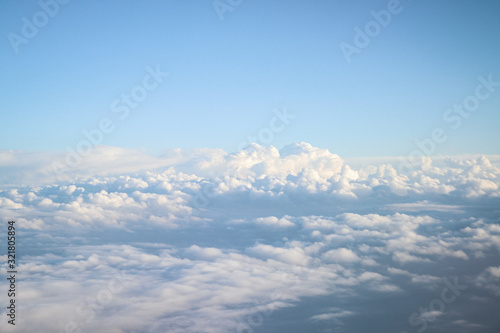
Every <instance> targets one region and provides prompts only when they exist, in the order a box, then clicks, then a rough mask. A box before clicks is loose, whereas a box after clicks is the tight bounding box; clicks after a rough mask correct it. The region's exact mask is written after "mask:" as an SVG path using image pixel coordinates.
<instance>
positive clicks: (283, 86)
mask: <svg viewBox="0 0 500 333" xmlns="http://www.w3.org/2000/svg"><path fill="white" fill-rule="evenodd" d="M401 6H402V7H403V11H402V12H401V13H399V14H397V15H394V16H393V17H392V19H391V22H390V23H389V24H388V26H387V27H384V28H382V29H381V32H380V34H379V35H377V36H375V37H373V38H372V40H371V42H370V44H369V45H368V46H367V47H366V48H365V49H362V50H361V53H360V54H355V55H353V57H352V62H351V63H350V64H348V63H347V62H346V60H345V58H344V56H343V54H342V52H341V50H340V47H339V44H340V43H341V42H346V43H350V44H353V38H354V30H353V29H354V27H356V26H358V27H360V28H362V29H363V28H364V26H365V24H366V23H367V22H369V21H371V20H373V18H372V16H371V15H370V11H371V10H375V11H379V10H382V9H386V8H387V1H348V0H337V1H315V2H314V3H312V2H309V1H284V0H282V1H249V0H248V1H243V2H242V3H241V4H240V5H239V6H237V7H235V8H234V10H233V11H232V12H227V13H225V19H224V20H223V21H221V20H220V19H219V16H218V15H217V12H216V11H215V9H214V7H213V5H212V2H211V1H192V0H191V1H181V0H177V1H159V0H157V1H145V2H140V1H105V2H104V1H95V0H94V1H72V2H69V3H68V4H66V5H62V6H61V8H60V10H59V12H58V13H57V14H56V15H55V16H54V17H53V18H50V20H49V23H48V24H47V25H46V26H44V27H42V28H40V31H39V33H38V34H37V35H36V36H35V37H34V38H32V39H30V40H29V42H28V43H27V44H22V45H20V46H19V52H18V53H15V52H14V51H13V48H12V46H11V44H10V42H9V39H8V37H7V35H8V34H9V33H10V32H13V33H16V34H20V31H21V28H22V25H23V22H22V18H23V17H27V18H28V19H30V20H31V17H32V16H33V14H35V13H36V12H37V11H39V10H40V7H39V5H38V4H37V2H36V1H25V2H21V3H20V2H18V1H12V0H9V1H3V2H2V4H1V5H0V8H1V10H0V32H1V34H2V36H3V38H2V42H1V43H0V54H1V58H0V61H1V66H2V76H1V78H0V80H1V81H0V84H1V86H2V89H1V90H0V101H1V102H0V112H1V113H0V117H1V118H0V119H1V124H2V133H1V139H0V149H2V150H8V149H16V150H28V151H38V150H65V149H66V147H67V146H71V147H74V146H75V145H76V144H77V143H78V142H79V141H80V140H82V138H83V135H82V130H84V129H86V130H89V129H92V128H96V127H97V126H98V124H99V121H100V120H101V119H103V118H106V117H109V118H112V119H113V120H114V121H115V125H116V129H115V131H114V132H112V133H110V134H107V135H106V136H105V137H104V140H103V143H104V144H106V145H112V146H119V147H133V148H138V147H143V148H146V149H148V150H151V151H156V152H159V151H161V150H162V149H166V148H174V147H180V148H183V149H189V148H194V147H210V148H223V149H225V150H228V151H235V150H236V149H237V147H238V144H239V143H240V142H241V141H243V140H245V139H246V138H247V137H248V136H253V135H256V134H257V133H259V131H260V130H261V129H262V128H264V127H267V126H268V124H269V121H270V119H271V118H272V117H273V113H272V110H273V108H279V109H281V108H282V107H283V106H286V107H287V109H288V110H289V112H292V113H293V114H295V115H296V118H295V119H294V120H293V121H292V122H291V123H290V125H289V126H287V127H286V128H285V130H284V131H282V132H280V133H277V134H276V135H275V138H274V139H273V140H272V142H270V144H272V145H274V146H277V147H282V146H283V145H285V144H288V143H291V142H298V141H305V142H309V143H311V144H312V145H314V146H319V147H322V148H328V149H330V150H331V151H332V152H335V153H337V154H339V155H341V156H342V157H360V156H407V155H408V154H409V153H410V152H411V151H412V150H414V149H415V148H416V146H415V144H414V140H415V139H425V138H428V137H430V133H431V132H432V130H433V129H434V128H436V127H442V128H443V129H445V130H446V132H447V134H448V135H449V138H448V140H447V141H446V142H445V143H443V144H440V145H438V146H437V148H436V151H435V154H449V155H455V154H468V153H485V154H499V153H500V146H499V144H498V143H499V142H500V131H499V130H498V128H499V125H500V115H499V114H500V89H499V90H498V91H496V92H494V93H493V94H492V95H491V97H490V98H488V99H487V100H485V101H484V102H481V105H480V106H479V108H478V110H477V111H476V112H475V113H474V114H472V115H471V116H470V117H469V118H468V119H465V120H464V122H463V124H462V126H461V127H460V128H459V129H457V130H452V129H451V127H450V125H449V124H447V123H445V122H444V121H443V119H442V115H443V113H444V112H445V111H446V109H448V108H450V107H452V106H453V104H454V103H457V102H462V101H463V99H464V98H465V97H467V96H468V95H471V94H473V93H474V89H475V87H476V86H477V85H478V84H479V81H478V77H479V76H484V77H487V76H488V75H489V74H492V75H493V78H494V79H495V80H496V81H500V40H499V36H500V19H499V18H500V3H499V2H498V1H480V2H474V1H451V0H448V1H430V0H427V1H426V0H420V1H409V2H408V1H407V2H402V5H401ZM156 65H158V66H159V67H160V68H161V69H162V70H163V71H165V72H168V73H169V76H168V77H167V78H166V79H165V81H164V82H163V83H161V84H160V85H159V87H158V88H157V89H156V90H154V91H151V92H149V95H148V97H147V98H146V99H145V100H144V101H143V102H141V103H140V105H139V107H138V108H137V109H135V110H133V112H132V113H131V114H130V116H129V117H128V118H127V119H125V120H123V121H122V120H120V119H119V118H118V117H117V114H115V113H113V112H111V103H112V102H113V101H114V100H115V99H116V98H119V97H120V95H121V94H124V93H130V90H131V89H132V88H133V87H134V86H136V85H137V84H139V83H141V81H142V78H143V77H144V76H145V75H146V73H147V72H146V69H145V68H146V67H147V66H151V67H155V66H156Z"/></svg>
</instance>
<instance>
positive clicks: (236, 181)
mask: <svg viewBox="0 0 500 333" xmlns="http://www.w3.org/2000/svg"><path fill="white" fill-rule="evenodd" d="M0 155H1V157H2V158H1V159H0V160H1V161H2V162H1V165H0V166H1V168H2V170H3V173H2V175H3V177H1V178H0V179H1V182H2V183H3V184H4V185H2V187H0V216H1V217H2V219H3V220H5V221H6V220H11V219H15V220H16V224H17V226H18V228H19V229H20V232H19V242H18V246H19V248H20V249H22V251H23V254H22V257H21V258H22V259H21V260H20V261H19V267H18V270H19V271H20V272H21V274H22V276H23V283H22V285H20V288H21V291H20V294H19V303H20V304H21V305H20V316H21V315H22V318H20V320H19V326H18V327H16V329H18V330H22V331H33V330H38V331H43V332H49V331H51V332H65V331H68V332H71V331H79V332H80V331H81V332H123V333H124V332H252V331H255V332H257V331H259V332H260V331H262V332H268V331H269V332H270V331H275V332H278V331H279V332H281V331H283V332H285V331H286V332H293V331H311V332H356V331H360V330H361V331H362V330H364V329H368V328H369V327H372V328H373V330H375V331H388V330H393V331H398V332H400V331H408V332H410V331H417V330H419V329H422V328H423V327H424V326H425V329H427V327H434V328H439V329H446V330H454V331H468V332H475V331H477V332H480V331H481V332H486V331H488V329H489V328H491V327H495V325H496V327H498V325H499V322H498V319H497V317H496V316H493V315H492V316H490V317H488V318H487V319H484V317H483V318H482V317H481V311H480V309H486V308H488V307H491V306H495V305H498V304H499V297H500V267H499V266H498V261H497V258H498V254H499V251H500V227H499V223H498V222H499V217H500V216H499V213H500V211H499V210H498V207H500V205H499V203H500V191H499V185H500V178H499V177H500V169H499V168H498V167H497V166H496V161H497V157H496V156H488V157H487V156H473V157H469V158H434V159H433V158H423V159H422V161H421V163H420V164H419V165H418V166H415V168H414V169H413V170H410V171H408V172H407V173H401V172H399V168H398V165H397V163H392V164H391V163H378V164H373V165H366V164H363V165H361V166H359V167H356V168H355V167H351V166H349V164H348V163H347V162H346V161H345V160H343V159H342V158H341V157H339V156H338V155H336V154H333V153H331V152H329V151H328V150H325V149H320V148H316V147H313V146H311V145H309V144H307V143H298V144H292V145H289V146H286V147H284V148H282V149H281V150H278V149H276V148H275V147H272V146H271V147H261V146H258V145H255V144H253V145H250V146H249V147H248V148H246V149H245V150H243V151H240V152H237V153H232V154H230V153H226V152H224V151H221V150H209V149H199V150H194V151H190V152H183V151H180V150H174V151H169V152H166V153H165V155H164V156H161V157H153V156H149V155H147V154H146V153H144V152H138V151H130V150H124V149H119V148H113V147H98V149H96V150H95V152H94V154H93V155H92V156H89V157H88V159H86V160H84V161H82V163H81V165H79V166H77V167H75V168H70V169H71V170H65V171H63V172H62V173H60V174H54V170H53V169H51V163H52V161H53V157H54V156H50V155H44V154H41V153H40V154H27V153H23V152H12V151H8V152H1V153H0ZM491 161H495V162H494V163H492V162H491ZM99 163H100V164H101V168H98V164H99ZM16 165H19V166H20V167H19V168H16ZM27 183H31V184H37V185H25V184H27ZM5 259H6V258H4V260H3V262H4V263H5ZM0 271H1V273H2V275H5V274H6V271H7V269H6V265H3V266H2V268H1V269H0ZM454 279H455V280H456V281H458V282H456V283H457V284H459V285H464V286H466V289H465V290H464V291H462V292H461V293H460V295H455V299H454V301H453V302H449V303H443V301H441V297H442V296H441V295H448V298H446V299H450V297H449V295H452V294H449V293H450V292H451V291H450V290H452V289H450V288H451V287H449V286H448V285H447V283H454V282H453V281H455V280H454ZM450 281H451V282H450ZM0 287H1V288H2V289H3V288H6V284H5V282H2V283H0ZM443 288H448V289H447V290H448V291H446V292H443V291H442V290H444V289H443ZM457 290H458V289H457ZM434 299H437V300H438V301H439V302H441V303H443V304H445V307H444V308H442V307H441V306H440V305H441V303H439V302H438V301H434ZM383 300H390V301H388V302H385V301H383ZM370 302H378V303H380V302H382V303H383V304H384V306H382V309H381V310H380V311H379V312H380V313H379V314H378V317H377V318H378V319H376V318H373V317H372V316H371V313H373V309H371V308H370V305H369V304H370ZM429 304H431V305H430V308H429ZM433 307H434V308H433ZM471 309H476V310H471ZM478 309H479V310H478ZM3 317H5V315H3ZM287 318H288V319H287ZM291 318H293V319H291ZM389 318H391V319H390V320H389ZM481 318H482V319H481ZM485 320H486V321H488V322H485ZM361 322H363V323H366V325H368V326H366V327H363V326H362V324H360V323H361ZM388 322H390V323H389V324H388ZM384 323H385V324H384ZM360 325H361V326H360ZM9 326H11V325H7V324H6V323H5V321H2V322H1V323H0V327H1V328H2V331H6V332H8V331H12V327H9ZM491 331H492V332H493V331H494V330H491Z"/></svg>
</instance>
